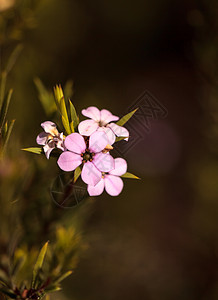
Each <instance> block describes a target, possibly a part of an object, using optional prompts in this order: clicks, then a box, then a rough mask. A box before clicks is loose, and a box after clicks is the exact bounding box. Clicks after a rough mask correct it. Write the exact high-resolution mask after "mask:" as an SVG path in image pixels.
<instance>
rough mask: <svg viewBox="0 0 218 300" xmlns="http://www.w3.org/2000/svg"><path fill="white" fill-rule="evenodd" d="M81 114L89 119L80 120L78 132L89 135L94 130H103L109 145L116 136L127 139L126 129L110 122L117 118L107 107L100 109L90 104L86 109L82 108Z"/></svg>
mask: <svg viewBox="0 0 218 300" xmlns="http://www.w3.org/2000/svg"><path fill="white" fill-rule="evenodd" d="M82 114H83V115H84V116H86V117H88V118H90V119H91V120H85V121H82V122H80V124H79V126H78V130H79V133H80V134H82V135H85V136H90V135H91V134H92V133H93V132H95V131H104V132H105V133H106V135H107V137H108V142H109V144H110V145H112V144H113V143H114V142H115V140H116V136H119V137H126V139H125V140H127V141H128V137H129V132H128V130H127V129H126V128H124V127H122V126H119V125H117V124H115V123H110V122H112V121H117V120H119V118H118V117H117V116H114V115H112V113H111V112H109V111H108V110H107V109H102V110H101V111H100V110H99V109H98V108H97V107H94V106H90V107H88V108H87V109H83V110H82Z"/></svg>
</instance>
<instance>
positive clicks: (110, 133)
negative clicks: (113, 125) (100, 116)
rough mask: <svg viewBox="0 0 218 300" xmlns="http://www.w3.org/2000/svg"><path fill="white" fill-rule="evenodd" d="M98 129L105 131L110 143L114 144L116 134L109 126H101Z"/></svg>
mask: <svg viewBox="0 0 218 300" xmlns="http://www.w3.org/2000/svg"><path fill="white" fill-rule="evenodd" d="M97 131H103V132H104V133H105V134H106V135H107V138H108V144H110V145H113V144H114V142H115V140H116V135H115V134H114V132H113V131H112V130H111V129H110V128H109V127H99V128H98V129H97Z"/></svg>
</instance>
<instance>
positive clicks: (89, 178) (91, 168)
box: [81, 161, 101, 186]
mask: <svg viewBox="0 0 218 300" xmlns="http://www.w3.org/2000/svg"><path fill="white" fill-rule="evenodd" d="M81 178H82V180H83V181H84V182H85V183H87V184H90V185H92V186H95V185H96V184H97V183H98V182H99V181H100V180H101V172H100V171H99V170H98V169H97V168H96V167H95V165H94V164H93V163H92V162H90V161H87V162H86V163H85V164H84V166H83V168H82V173H81Z"/></svg>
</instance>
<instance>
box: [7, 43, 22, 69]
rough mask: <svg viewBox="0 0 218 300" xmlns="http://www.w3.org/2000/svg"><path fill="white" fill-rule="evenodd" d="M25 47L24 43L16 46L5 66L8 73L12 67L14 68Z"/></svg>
mask: <svg viewBox="0 0 218 300" xmlns="http://www.w3.org/2000/svg"><path fill="white" fill-rule="evenodd" d="M22 49H23V45H22V44H19V45H17V46H16V47H15V49H14V51H13V52H12V53H11V56H10V57H9V60H8V63H7V65H6V68H5V72H6V73H7V74H8V73H9V72H10V71H11V69H12V68H13V66H14V64H15V62H16V60H17V58H18V56H19V55H20V52H21V50H22Z"/></svg>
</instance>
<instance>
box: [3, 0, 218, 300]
mask: <svg viewBox="0 0 218 300" xmlns="http://www.w3.org/2000/svg"><path fill="white" fill-rule="evenodd" d="M0 30H1V33H0V43H1V66H4V64H5V61H6V60H7V59H8V57H9V55H10V53H11V51H12V50H13V48H14V46H15V45H16V44H17V43H22V47H23V49H22V51H21V54H20V56H19V58H18V60H17V62H16V65H15V67H14V68H13V70H12V71H11V73H10V76H9V80H8V86H11V87H13V89H14V94H13V99H12V103H11V106H10V111H9V117H10V118H11V119H16V126H15V128H14V130H13V135H12V138H11V140H10V145H9V148H8V153H7V157H6V158H5V161H4V162H2V165H1V167H0V173H1V180H5V181H4V182H5V185H4V186H5V187H6V186H7V187H8V188H5V190H3V189H2V190H1V192H2V194H3V196H4V197H5V199H7V197H9V196H8V194H9V193H10V188H13V187H14V186H15V183H16V185H19V186H21V185H22V184H23V182H28V189H29V190H30V191H32V192H29V193H28V196H27V195H26V196H25V197H26V199H29V200H28V201H30V202H31V203H32V205H33V206H34V199H35V198H37V197H40V199H41V198H42V194H43V193H44V194H45V195H46V196H45V197H47V202H46V203H48V204H47V205H50V206H51V207H52V209H53V210H54V211H55V210H57V209H58V214H59V215H61V214H62V213H65V210H64V209H62V210H61V209H60V208H57V207H56V206H55V204H54V203H53V202H52V200H51V198H50V196H49V195H48V189H49V187H50V185H51V182H52V180H53V179H54V178H55V177H56V174H57V172H58V168H57V166H56V160H52V159H51V160H49V161H47V160H46V158H45V157H43V156H40V157H38V156H36V155H35V156H34V155H31V154H29V153H23V152H21V151H20V149H21V148H23V147H29V146H36V142H35V138H36V136H37V134H38V133H39V132H41V129H40V123H41V122H43V121H45V120H47V116H46V115H45V113H44V110H43V108H42V106H41V104H40V101H39V100H38V91H37V89H36V86H35V84H34V78H36V77H39V78H40V79H41V80H42V82H43V84H44V85H45V86H46V87H47V88H48V89H50V90H51V91H52V89H53V86H54V85H55V84H57V83H58V84H59V83H60V84H62V85H64V84H65V83H66V82H67V81H68V80H73V82H74V96H73V97H72V99H71V100H72V102H73V103H74V105H75V107H76V108H77V111H78V112H81V109H82V108H85V107H88V106H91V105H94V106H97V107H98V108H99V109H102V108H106V109H108V110H110V111H112V112H113V114H115V115H119V116H122V115H124V114H125V113H127V112H128V109H129V108H130V107H131V106H132V105H133V104H135V101H136V99H137V98H138V97H139V96H140V95H141V94H142V93H143V92H144V91H145V90H147V91H149V92H150V93H151V94H152V95H154V97H155V98H156V99H157V100H158V102H159V103H160V104H161V105H163V107H164V108H165V109H166V110H167V112H168V114H167V116H165V118H157V119H156V120H154V119H153V118H150V119H149V122H150V123H149V124H150V125H149V126H150V130H149V131H146V130H144V129H143V127H142V126H141V124H140V120H139V119H137V118H136V119H134V122H132V123H131V121H129V125H128V126H130V127H128V126H127V128H129V130H130V135H131V136H132V138H134V137H136V136H137V135H139V136H140V139H139V141H137V142H135V143H134V144H133V145H132V146H131V148H130V149H129V150H128V151H123V152H122V153H121V154H122V156H123V157H124V158H125V159H127V161H128V170H129V172H132V173H134V174H136V175H138V176H139V177H140V178H141V180H140V181H136V180H129V179H124V181H125V188H124V190H123V192H122V194H121V195H120V196H118V197H110V196H109V195H107V194H106V193H104V194H102V195H101V196H100V197H98V198H96V200H95V202H94V203H93V204H92V206H91V213H90V214H89V217H88V219H87V221H86V224H85V226H84V228H83V231H84V235H85V240H86V243H87V244H88V249H87V250H86V251H85V252H84V253H83V255H82V258H81V260H80V262H79V264H78V267H77V269H76V270H75V272H74V273H73V275H72V276H71V277H69V278H68V279H67V280H66V281H65V283H64V289H63V292H61V293H58V294H54V295H53V296H52V299H59V300H60V299H75V300H80V299H81V300H86V299H87V300H100V299H104V300H121V299H125V300H133V299H134V300H137V299H146V300H165V299H166V300H171V299H172V300H174V299H177V300H179V299H181V300H184V299H187V300H189V299H190V300H194V299H196V300H200V299H202V300H215V299H218V239H217V232H218V183H217V182H218V164H217V163H218V86H217V82H218V51H217V49H218V4H217V1H216V0H211V1H207V0H196V1H194V0H185V1H173V0H165V1H163V0H156V1H147V0H143V1H141V0H136V1H122V0H120V1H114V0H111V1H100V0H94V1H91V2H90V1H87V0H85V1H78V0H62V1H58V0H43V1H42V0H41V1H30V0H29V1H27V0H26V1H25V0H0ZM80 116H81V115H80ZM81 118H82V117H81ZM36 170H37V171H36ZM33 174H34V175H33ZM29 177H31V178H34V180H29ZM37 181H40V182H43V184H42V185H41V186H40V188H39V187H36V186H35V184H36V182H37ZM20 182H21V183H20ZM32 186H34V188H33V187H32ZM24 190H25V187H24ZM33 191H34V192H33ZM15 194H16V192H15ZM6 195H7V197H6ZM10 196H11V195H10ZM41 201H42V203H43V199H41ZM84 201H86V200H84ZM45 206H46V205H45ZM25 209H27V208H24V210H25ZM44 209H45V211H46V207H45V208H42V210H43V211H44ZM38 210H40V209H39V208H38ZM69 210H70V212H68V214H69V215H71V214H72V215H73V214H74V213H75V209H69ZM39 214H40V212H39ZM7 222H8V226H9V227H10V225H11V224H10V220H7ZM29 231H30V233H29V234H31V228H29ZM31 239H32V240H34V235H32V237H31Z"/></svg>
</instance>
